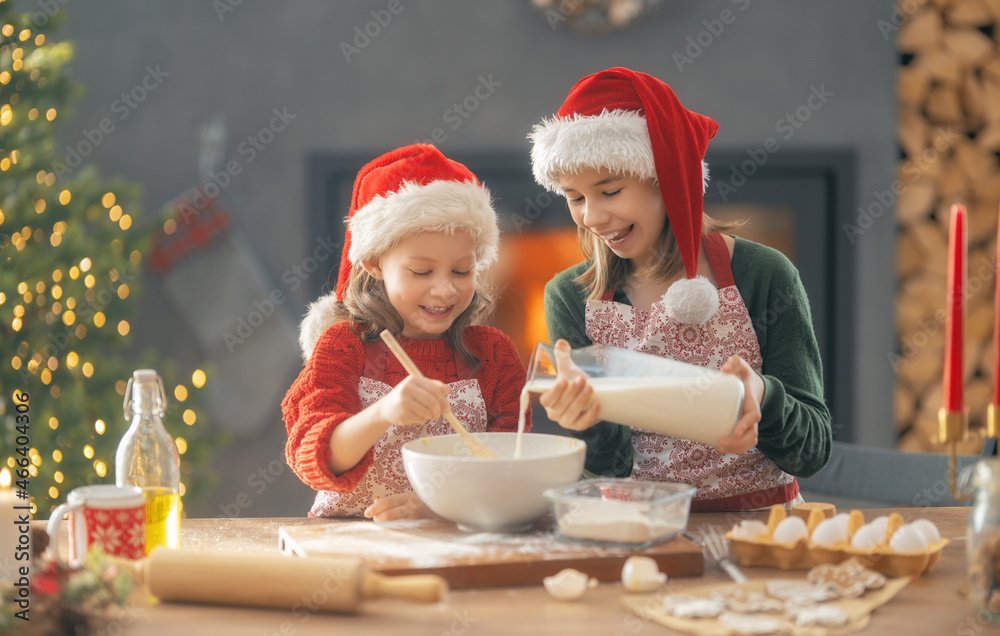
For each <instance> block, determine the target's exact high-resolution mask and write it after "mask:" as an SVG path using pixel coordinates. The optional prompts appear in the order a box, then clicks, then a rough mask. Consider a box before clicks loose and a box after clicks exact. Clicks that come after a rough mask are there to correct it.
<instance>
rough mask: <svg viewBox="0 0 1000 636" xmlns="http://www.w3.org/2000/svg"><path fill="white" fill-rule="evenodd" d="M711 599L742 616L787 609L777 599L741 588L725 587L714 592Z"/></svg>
mask: <svg viewBox="0 0 1000 636" xmlns="http://www.w3.org/2000/svg"><path fill="white" fill-rule="evenodd" d="M711 597H712V598H713V599H715V600H717V601H721V602H722V603H724V604H725V605H726V608H727V609H729V610H732V611H734V612H739V613H740V614H757V613H759V612H780V611H782V610H783V609H785V604H784V603H783V602H781V601H779V600H777V599H774V598H769V597H767V596H764V595H763V594H758V593H757V592H750V591H747V590H744V589H742V588H739V587H723V588H719V589H715V590H712V592H711Z"/></svg>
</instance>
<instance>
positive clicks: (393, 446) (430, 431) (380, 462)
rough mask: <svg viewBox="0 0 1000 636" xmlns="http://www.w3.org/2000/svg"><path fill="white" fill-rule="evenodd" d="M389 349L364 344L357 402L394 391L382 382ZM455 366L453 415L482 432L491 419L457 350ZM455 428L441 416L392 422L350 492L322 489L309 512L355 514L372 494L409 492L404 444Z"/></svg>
mask: <svg viewBox="0 0 1000 636" xmlns="http://www.w3.org/2000/svg"><path fill="white" fill-rule="evenodd" d="M387 351H388V348H387V347H386V345H385V343H384V342H382V341H375V342H366V343H365V368H364V371H363V372H362V374H361V379H360V380H359V381H358V395H359V396H360V398H361V407H362V408H367V407H369V406H371V405H372V404H374V403H375V402H377V401H378V400H379V398H381V397H382V396H383V395H385V394H386V393H388V392H389V391H391V390H392V387H391V386H389V385H388V384H386V383H385V382H384V381H383V380H384V378H385V359H386V353H387ZM455 366H456V368H457V370H458V377H459V380H458V381H456V382H450V383H448V388H449V389H450V390H451V391H450V393H449V394H448V402H449V403H450V404H451V410H452V412H453V413H454V414H455V416H456V417H457V418H458V419H459V420H460V421H461V422H462V423H463V424H465V427H466V428H467V429H468V430H469V431H471V432H473V433H477V432H483V431H485V430H486V425H487V423H488V422H489V418H488V416H487V413H486V401H485V400H484V399H483V394H482V391H480V389H479V381H478V380H476V379H475V377H474V376H473V372H472V368H471V367H470V366H469V364H468V363H467V362H466V361H465V359H463V358H462V356H461V355H459V354H458V353H457V352H456V353H455ZM454 432H455V431H454V430H453V429H452V428H451V425H449V424H448V422H447V421H445V419H444V417H440V418H438V419H437V420H436V421H434V422H425V423H424V424H421V425H419V426H391V427H389V430H387V431H386V432H385V433H384V434H383V435H382V437H381V438H380V439H379V440H378V442H376V443H375V461H374V462H372V464H371V466H369V467H368V471H367V472H366V473H365V475H364V476H363V477H362V478H361V481H359V482H358V484H357V486H355V488H354V489H353V490H351V491H349V492H332V491H327V490H321V491H319V492H317V493H316V500H315V501H314V502H313V506H312V509H311V510H310V511H309V515H310V516H313V517H357V516H362V515H363V514H364V511H365V509H366V508H367V507H368V506H370V505H371V504H372V503H373V502H374V501H375V500H376V499H381V498H383V497H388V496H389V495H395V494H401V493H406V492H412V491H413V488H412V487H411V486H410V482H409V480H407V479H406V472H405V471H404V470H403V453H402V450H401V448H402V446H403V444H405V443H407V442H409V441H411V440H415V439H417V438H418V437H431V436H435V435H449V434H451V433H454Z"/></svg>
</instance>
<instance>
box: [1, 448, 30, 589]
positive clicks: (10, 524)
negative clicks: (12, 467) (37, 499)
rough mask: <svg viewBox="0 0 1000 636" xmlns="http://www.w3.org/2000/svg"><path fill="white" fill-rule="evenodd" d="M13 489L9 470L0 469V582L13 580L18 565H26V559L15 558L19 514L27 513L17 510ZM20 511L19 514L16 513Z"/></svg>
mask: <svg viewBox="0 0 1000 636" xmlns="http://www.w3.org/2000/svg"><path fill="white" fill-rule="evenodd" d="M18 505H24V504H23V503H22V504H18V502H17V498H16V496H15V493H14V489H13V488H11V487H10V471H9V470H7V469H6V468H4V469H3V470H0V583H2V582H5V581H6V582H13V581H15V580H16V579H17V576H15V575H16V574H17V571H18V566H19V565H25V566H27V565H28V561H18V560H17V559H16V558H15V554H16V552H17V545H18V540H19V537H20V534H21V528H20V527H19V526H18V525H17V521H18V518H19V517H20V516H21V515H27V514H28V511H27V510H18V509H17V508H15V506H18ZM18 513H20V514H18Z"/></svg>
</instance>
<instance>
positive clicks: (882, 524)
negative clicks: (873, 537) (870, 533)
mask: <svg viewBox="0 0 1000 636" xmlns="http://www.w3.org/2000/svg"><path fill="white" fill-rule="evenodd" d="M868 525H870V526H875V527H876V528H878V531H879V532H881V533H882V534H883V535H885V529H886V528H887V527H888V526H889V517H887V516H886V515H882V516H881V517H875V518H874V519H872V520H871V523H869V524H868Z"/></svg>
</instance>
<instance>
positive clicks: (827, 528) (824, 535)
mask: <svg viewBox="0 0 1000 636" xmlns="http://www.w3.org/2000/svg"><path fill="white" fill-rule="evenodd" d="M811 538H812V542H813V543H815V544H816V545H822V546H826V547H828V548H832V547H833V546H834V544H835V543H837V542H838V541H847V527H846V524H841V523H840V521H839V520H838V519H836V518H833V519H824V520H823V521H821V522H820V523H819V525H818V526H816V529H815V530H813V533H812V537H811Z"/></svg>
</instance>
